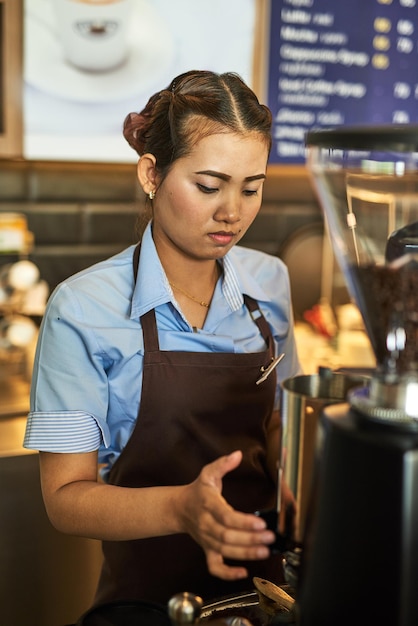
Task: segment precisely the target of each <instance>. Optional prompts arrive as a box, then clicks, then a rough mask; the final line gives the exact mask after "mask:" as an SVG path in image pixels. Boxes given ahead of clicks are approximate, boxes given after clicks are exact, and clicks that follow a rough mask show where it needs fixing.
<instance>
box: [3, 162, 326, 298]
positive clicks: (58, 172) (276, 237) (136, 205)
mask: <svg viewBox="0 0 418 626" xmlns="http://www.w3.org/2000/svg"><path fill="white" fill-rule="evenodd" d="M144 209H145V204H144V194H143V193H142V191H141V190H140V188H139V185H138V183H137V180H136V167H135V166H134V165H120V164H118V165H114V164H73V163H71V164H65V163H35V162H24V161H22V162H0V212H19V213H23V214H25V215H26V218H27V221H28V227H29V230H30V231H31V232H33V234H34V241H35V245H34V248H33V250H32V252H31V253H30V258H31V259H32V260H33V261H34V263H36V264H37V265H38V267H39V269H40V271H41V276H42V277H43V278H44V279H45V280H46V281H47V282H48V283H49V285H50V287H51V288H53V287H55V285H56V284H57V283H58V282H60V281H61V280H63V279H65V278H66V277H68V276H70V275H71V274H74V273H75V272H77V271H79V270H81V269H84V268H85V267H87V266H89V265H92V264H93V263H95V262H97V261H99V260H102V259H104V258H107V257H109V256H111V255H112V254H115V253H117V252H119V251H120V250H122V249H123V248H125V247H126V246H128V245H131V244H132V243H135V242H136V241H137V239H138V232H139V230H140V224H141V218H142V223H143V215H144ZM321 224H322V216H321V212H320V209H319V207H318V204H317V202H316V200H315V198H314V196H313V193H312V191H311V188H310V185H309V183H308V182H307V178H306V177H305V176H304V175H300V176H296V177H295V176H276V175H273V176H269V177H268V179H267V183H266V186H265V191H264V202H263V206H262V209H261V211H260V213H259V215H258V216H257V218H256V220H255V222H254V224H253V225H252V226H251V228H250V229H249V231H248V232H247V233H246V235H245V237H244V238H243V240H242V244H243V245H247V246H249V247H253V248H257V249H260V250H264V251H266V252H269V253H271V254H275V255H278V256H281V255H282V253H283V251H284V250H285V249H286V247H287V246H288V244H289V241H291V240H292V238H294V237H295V236H297V234H298V233H303V232H304V230H306V229H307V228H308V229H309V228H311V227H314V228H317V226H318V225H321ZM3 260H4V258H3ZM1 262H2V258H1V257H0V264H1ZM306 272H308V273H309V267H308V268H307V269H306ZM314 278H315V281H316V283H317V285H316V284H312V280H311V278H310V277H309V276H308V282H309V283H310V284H311V290H312V289H313V295H312V298H314V297H316V291H317V290H318V288H319V284H320V277H319V276H315V277H314ZM292 279H293V277H292ZM315 281H314V283H315ZM293 282H296V284H295V286H294V290H295V294H296V293H297V290H298V284H297V282H298V280H297V278H296V279H293Z"/></svg>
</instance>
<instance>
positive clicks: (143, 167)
mask: <svg viewBox="0 0 418 626" xmlns="http://www.w3.org/2000/svg"><path fill="white" fill-rule="evenodd" d="M124 135H125V137H126V139H127V140H128V141H129V143H130V145H131V146H132V147H133V148H134V149H135V150H136V151H137V153H138V155H139V157H140V158H139V162H138V170H137V171H138V179H139V182H140V184H141V187H142V189H143V190H144V192H145V193H146V194H147V196H148V197H149V200H150V203H151V209H152V219H151V221H150V222H149V224H148V225H147V227H146V229H145V232H144V234H143V237H142V239H141V243H140V245H138V246H133V247H131V248H129V249H128V250H126V251H124V252H122V253H120V254H118V255H116V256H115V257H113V258H111V259H109V260H107V261H104V262H101V263H98V264H96V265H95V266H93V267H92V268H89V269H87V270H85V271H83V272H81V273H79V274H77V275H75V276H73V277H72V278H69V279H68V280H66V281H65V282H64V283H63V284H61V285H60V286H58V288H57V289H56V290H55V292H54V294H53V295H52V296H51V298H50V301H49V303H48V309H47V311H46V314H45V316H44V320H43V324H42V328H41V332H40V337H39V342H38V348H37V356H36V361H35V368H34V374H33V382H32V391H31V412H30V414H29V417H28V424H27V432H26V438H25V445H26V447H28V448H33V449H37V450H40V467H41V480H42V489H43V495H44V500H45V504H46V509H47V512H48V515H49V517H50V519H51V522H52V523H53V524H54V525H55V526H56V528H57V529H59V530H61V531H62V532H65V533H70V534H73V535H83V536H87V537H93V538H98V539H101V540H102V541H103V550H104V557H105V559H104V565H103V570H102V575H101V579H100V582H99V589H98V593H97V598H96V601H97V603H103V602H108V601H112V600H121V599H130V600H133V599H147V600H153V601H159V602H162V603H165V602H167V600H168V599H169V597H170V596H171V595H173V594H174V593H177V592H180V591H191V592H193V593H197V594H199V595H201V596H202V597H203V598H204V599H205V600H209V599H211V598H214V597H216V596H221V595H226V594H230V593H235V592H237V591H239V590H245V589H250V588H252V576H254V575H257V576H264V577H269V578H270V579H271V580H276V582H279V581H280V576H281V571H280V560H279V556H278V555H272V554H270V552H271V551H270V546H271V544H272V543H273V541H274V539H275V536H274V533H272V532H271V531H269V530H268V529H267V528H266V526H265V523H264V521H263V519H262V518H260V517H259V516H257V515H254V512H255V511H256V510H259V509H269V508H272V507H274V506H275V499H276V492H277V487H276V477H277V457H278V450H279V430H280V420H279V414H278V410H277V409H278V397H279V396H278V394H279V381H280V380H282V379H284V378H286V377H289V376H293V375H296V374H298V373H299V371H300V368H299V363H298V359H297V354H296V348H295V341H294V336H293V327H292V312H291V298H290V290H289V280H288V274H287V271H286V269H285V267H284V265H283V264H282V262H281V261H280V260H279V259H277V258H273V257H271V256H269V255H266V254H264V253H261V252H258V251H255V250H249V249H245V248H242V247H234V246H235V244H236V243H238V242H239V240H240V239H241V237H242V236H243V235H244V234H245V232H246V231H247V229H248V228H249V226H250V225H251V223H252V222H253V220H254V218H255V217H256V215H257V213H258V211H259V209H260V205H261V200H262V190H263V183H264V179H265V176H266V168H267V159H268V155H269V150H270V144H271V114H270V111H269V110H268V108H267V107H265V106H263V105H261V104H260V103H259V102H258V100H257V98H256V96H255V95H254V93H253V92H252V91H251V90H250V89H249V88H248V87H247V86H246V85H245V84H244V83H243V81H242V80H241V79H240V78H239V77H238V76H237V75H234V74H230V73H227V74H222V75H217V74H215V73H212V72H206V71H191V72H188V73H185V74H183V75H181V76H179V77H177V78H175V79H174V80H173V82H172V83H171V85H170V86H169V87H168V88H167V89H164V90H162V91H160V92H158V93H157V94H155V95H154V96H152V97H151V98H150V100H149V102H148V104H147V105H146V107H145V108H144V110H143V111H142V112H141V113H140V114H136V113H135V114H131V115H129V116H128V117H127V119H126V120H125V126H124ZM281 353H285V357H284V358H283V360H282V361H281V363H280V364H279V365H278V366H277V368H274V369H272V370H271V373H270V374H269V375H268V376H266V377H263V378H265V380H263V379H262V374H263V372H265V370H266V368H267V367H268V365H269V364H270V363H271V362H272V359H273V358H274V357H277V356H279V355H280V354H281ZM276 370H277V372H278V375H276ZM98 465H100V466H101V468H102V478H101V479H100V480H99V479H97V470H98Z"/></svg>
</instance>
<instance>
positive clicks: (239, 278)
mask: <svg viewBox="0 0 418 626" xmlns="http://www.w3.org/2000/svg"><path fill="white" fill-rule="evenodd" d="M221 263H222V266H223V281H222V294H223V296H224V298H225V300H226V303H227V304H228V306H229V308H230V309H231V311H237V310H238V309H240V308H241V306H242V304H243V302H244V298H243V294H247V295H249V296H251V297H252V298H254V299H255V300H267V299H268V297H267V295H266V293H265V291H264V290H263V289H262V287H260V285H259V283H258V282H257V281H256V279H255V278H254V277H253V276H252V275H251V274H250V273H249V272H248V269H246V264H245V252H244V249H243V248H239V249H237V248H232V250H230V251H229V252H228V254H227V255H225V257H224V258H223V259H222V260H221ZM167 302H172V303H173V304H174V306H175V305H176V303H175V300H174V298H173V292H172V290H171V288H170V285H169V283H168V280H167V276H166V274H165V272H164V269H163V266H162V265H161V262H160V259H159V257H158V253H157V249H156V247H155V244H154V240H153V238H152V229H151V222H150V223H149V224H148V225H147V227H146V229H145V231H144V234H143V236H142V240H141V250H140V257H139V267H138V276H137V280H136V284H135V287H134V291H133V296H132V305H131V315H130V317H131V319H135V318H138V317H141V315H144V314H145V313H147V312H148V311H149V310H151V309H154V308H155V307H157V306H159V305H161V304H165V303H167Z"/></svg>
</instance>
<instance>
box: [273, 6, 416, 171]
mask: <svg viewBox="0 0 418 626" xmlns="http://www.w3.org/2000/svg"><path fill="white" fill-rule="evenodd" d="M417 3H418V0H270V15H269V26H268V31H269V32H268V37H269V46H268V55H267V56H268V58H267V63H268V68H267V104H268V106H269V107H270V109H271V110H272V113H273V120H274V126H273V148H272V152H271V157H270V162H271V163H277V164H297V163H304V162H305V147H304V137H305V133H306V131H307V130H310V129H313V128H315V129H316V128H332V127H335V126H340V125H346V126H349V125H350V126H351V125H360V124H361V125H364V124H386V123H415V122H418V4H417Z"/></svg>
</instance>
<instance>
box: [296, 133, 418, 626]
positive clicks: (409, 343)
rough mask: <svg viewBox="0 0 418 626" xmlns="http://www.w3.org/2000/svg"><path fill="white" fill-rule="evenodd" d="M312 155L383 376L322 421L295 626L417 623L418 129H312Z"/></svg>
mask: <svg viewBox="0 0 418 626" xmlns="http://www.w3.org/2000/svg"><path fill="white" fill-rule="evenodd" d="M306 149H307V167H308V171H309V174H310V176H311V178H312V182H313V185H314V187H315V189H316V192H317V194H318V198H319V201H320V204H321V207H322V210H323V214H324V219H325V220H326V223H327V227H328V232H329V236H330V238H331V244H332V247H333V251H334V254H335V257H336V260H337V262H338V264H339V266H340V268H341V270H342V272H343V275H344V278H345V281H346V284H347V287H348V290H349V293H350V295H351V297H352V299H353V300H354V302H355V303H356V304H357V306H358V308H359V310H360V313H361V315H362V318H363V322H364V326H365V328H366V332H367V334H368V336H369V339H370V342H371V345H372V348H373V352H374V355H375V357H376V368H375V369H374V370H373V371H372V372H371V376H370V380H369V382H368V384H367V385H362V386H361V387H354V388H353V389H351V390H350V391H349V392H348V396H347V400H346V401H345V402H342V403H339V404H333V405H330V406H326V407H325V408H324V409H323V411H322V413H321V417H320V421H319V426H318V432H317V442H316V452H315V463H314V470H313V479H312V485H311V493H310V497H309V504H308V512H307V520H308V521H307V524H306V528H305V533H304V537H303V541H302V544H303V549H302V555H301V566H300V572H299V577H298V589H297V611H298V616H297V621H298V624H300V626H366V625H367V626H371V625H373V626H416V625H417V624H418V126H414V125H391V126H383V127H369V126H360V127H354V128H349V127H340V128H336V129H331V130H312V131H310V132H308V134H307V136H306Z"/></svg>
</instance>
